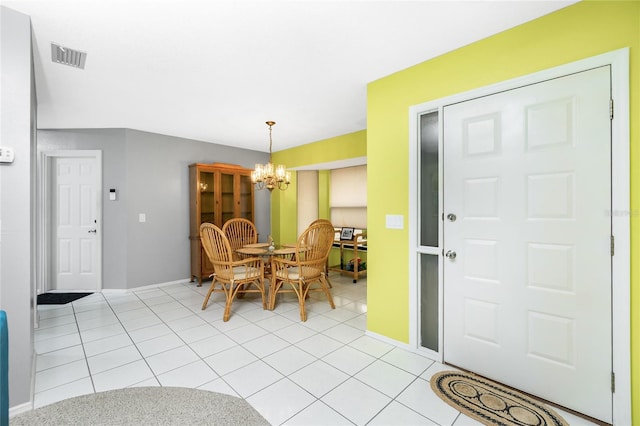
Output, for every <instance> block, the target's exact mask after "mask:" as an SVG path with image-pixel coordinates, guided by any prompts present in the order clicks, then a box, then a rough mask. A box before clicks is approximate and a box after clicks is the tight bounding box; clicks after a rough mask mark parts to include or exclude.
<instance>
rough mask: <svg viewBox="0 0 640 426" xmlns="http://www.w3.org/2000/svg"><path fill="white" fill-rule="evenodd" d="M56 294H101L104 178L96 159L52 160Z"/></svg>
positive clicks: (52, 272) (53, 259)
mask: <svg viewBox="0 0 640 426" xmlns="http://www.w3.org/2000/svg"><path fill="white" fill-rule="evenodd" d="M49 170H50V173H51V174H50V178H51V179H50V182H51V186H50V188H51V190H50V200H51V208H50V212H51V225H52V226H51V232H52V236H51V237H52V238H51V240H50V241H51V256H50V267H51V286H50V288H51V289H52V290H68V291H74V290H76V291H77V290H88V291H95V290H100V288H101V286H102V283H101V257H102V254H101V244H100V229H99V225H100V223H99V219H100V216H101V215H100V198H99V195H100V176H101V165H100V162H99V160H98V159H97V158H96V157H52V159H51V167H50V169H49Z"/></svg>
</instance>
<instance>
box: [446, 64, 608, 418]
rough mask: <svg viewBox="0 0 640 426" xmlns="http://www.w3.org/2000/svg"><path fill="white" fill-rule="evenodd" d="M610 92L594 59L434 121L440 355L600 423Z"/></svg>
mask: <svg viewBox="0 0 640 426" xmlns="http://www.w3.org/2000/svg"><path fill="white" fill-rule="evenodd" d="M610 99H611V94H610V69H609V67H601V68H596V69H593V70H589V71H584V72H580V73H577V74H573V75H569V76H565V77H562V78H557V79H553V80H549V81H546V82H542V83H538V84H535V85H530V86H525V87H521V88H518V89H514V90H509V91H506V92H502V93H498V94H494V95H491V96H486V97H481V98H478V99H474V100H470V101H466V102H462V103H459V104H454V105H451V106H447V107H445V108H444V116H443V117H444V121H443V130H444V139H443V141H444V148H443V149H444V154H443V155H444V166H443V167H444V214H445V222H444V247H445V249H444V250H445V252H447V253H449V256H448V257H446V258H445V259H444V261H443V262H444V266H443V268H444V269H443V274H444V287H443V288H444V307H443V310H444V312H443V314H444V333H445V334H444V348H443V356H444V360H445V362H447V363H451V364H454V365H457V366H459V367H461V368H464V369H468V370H471V371H473V372H476V373H478V374H480V375H483V376H486V377H489V378H491V379H494V380H497V381H500V382H503V383H506V384H508V385H510V386H513V387H515V388H518V389H521V390H524V391H526V392H529V393H531V394H534V395H537V396H540V397H542V398H544V399H547V400H550V401H553V402H556V403H558V404H560V405H563V406H566V407H568V408H571V409H574V410H576V411H579V412H581V413H584V414H587V415H589V416H592V417H595V418H598V419H600V420H603V421H606V422H611V421H612V393H611V372H612V367H611V363H612V361H611V359H612V358H611V357H612V348H611V249H610V237H611V216H610V214H609V211H610V208H611V169H610V161H611V135H610V125H611V124H610V112H609V105H610ZM450 213H453V214H455V215H456V219H455V220H449V219H447V215H448V214H450ZM453 252H455V253H456V256H455V258H454V257H453Z"/></svg>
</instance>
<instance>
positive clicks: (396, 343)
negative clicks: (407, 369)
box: [364, 330, 420, 353]
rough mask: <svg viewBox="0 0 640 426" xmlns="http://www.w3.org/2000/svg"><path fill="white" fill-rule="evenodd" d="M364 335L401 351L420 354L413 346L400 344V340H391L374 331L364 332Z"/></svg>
mask: <svg viewBox="0 0 640 426" xmlns="http://www.w3.org/2000/svg"><path fill="white" fill-rule="evenodd" d="M364 335H365V336H369V337H371V338H373V339H376V340H379V341H381V342H383V343H388V344H390V345H393V346H395V347H398V348H400V349H404V350H406V351H409V352H414V353H420V352H419V351H417V350H416V347H415V346H412V345H411V344H407V343H404V342H400V341H399V340H394V339H391V338H389V337H387V336H383V335H382V334H378V333H374V332H373V331H369V330H366V331H365V332H364Z"/></svg>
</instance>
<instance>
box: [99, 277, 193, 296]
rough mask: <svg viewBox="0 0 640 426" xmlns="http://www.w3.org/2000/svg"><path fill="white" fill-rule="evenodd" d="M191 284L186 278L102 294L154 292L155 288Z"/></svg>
mask: <svg viewBox="0 0 640 426" xmlns="http://www.w3.org/2000/svg"><path fill="white" fill-rule="evenodd" d="M190 282H191V281H190V280H189V278H184V279H182V280H176V281H167V282H164V283H158V284H148V285H143V286H141V287H133V288H104V289H102V290H101V291H100V292H101V293H103V294H125V293H131V292H132V291H140V290H153V289H155V288H160V287H167V286H170V285H175V284H189V283H190Z"/></svg>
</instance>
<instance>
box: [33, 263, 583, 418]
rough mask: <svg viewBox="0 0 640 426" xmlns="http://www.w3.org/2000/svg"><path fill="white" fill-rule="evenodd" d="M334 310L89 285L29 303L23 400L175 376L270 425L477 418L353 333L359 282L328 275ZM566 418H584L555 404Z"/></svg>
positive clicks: (386, 350)
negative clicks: (303, 311)
mask: <svg viewBox="0 0 640 426" xmlns="http://www.w3.org/2000/svg"><path fill="white" fill-rule="evenodd" d="M331 281H332V283H333V289H332V294H333V297H334V301H335V304H336V309H335V310H332V309H331V308H330V306H329V304H328V303H327V301H326V299H325V298H324V295H323V294H322V293H317V294H314V295H312V296H311V298H310V300H309V303H308V305H307V312H308V319H307V321H306V322H301V321H300V317H299V313H298V304H297V299H295V296H293V297H292V295H281V296H279V299H278V302H277V305H276V308H275V310H274V311H265V310H263V309H262V305H261V302H260V299H259V297H249V296H247V297H245V298H244V299H242V300H236V301H235V302H234V305H233V307H232V313H231V318H230V320H229V321H228V322H226V323H225V322H223V321H222V313H223V310H224V303H223V302H224V296H223V295H222V294H219V293H215V294H214V295H213V296H212V300H211V301H210V302H209V306H208V307H207V309H206V310H204V311H203V310H201V305H202V301H203V297H204V294H205V293H206V291H207V287H208V284H209V283H205V284H204V285H203V286H202V287H197V286H196V285H195V283H189V282H185V283H181V284H174V285H167V286H158V287H156V288H145V289H141V290H138V291H135V290H134V291H130V292H127V293H96V294H93V295H91V296H87V297H85V298H82V299H79V300H77V301H75V302H73V303H70V304H67V305H40V306H38V312H39V318H40V324H39V329H38V330H36V332H35V347H36V353H37V363H36V365H37V373H36V379H35V395H34V405H35V407H36V408H37V407H41V406H44V405H47V404H50V403H53V402H55V401H59V400H62V399H66V398H70V397H73V396H78V395H83V394H88V393H94V392H101V391H106V390H110V389H117V388H124V387H131V386H182V387H190V388H198V389H205V390H211V391H215V392H222V393H226V394H229V395H233V396H238V397H241V398H244V399H245V400H247V401H248V402H249V403H250V404H251V405H252V406H253V407H255V408H256V409H257V410H258V411H259V412H260V413H261V414H262V415H263V416H264V417H265V418H266V419H267V420H268V421H269V422H270V423H271V424H274V425H282V424H287V425H352V424H356V425H365V424H367V425H456V426H460V425H478V424H479V423H477V422H475V421H474V420H472V419H470V418H469V417H466V416H464V415H462V414H460V413H459V412H458V411H456V410H455V409H453V408H451V407H450V406H449V405H447V404H445V403H444V402H443V401H441V400H440V399H439V398H438V397H437V396H435V395H434V394H433V393H432V392H431V389H430V387H429V379H430V378H431V376H432V375H433V374H434V373H435V372H437V371H440V370H443V369H447V368H449V367H445V366H443V365H442V364H439V363H437V362H434V361H432V360H430V359H428V358H425V357H423V356H421V355H419V354H416V353H413V352H410V351H407V350H404V349H402V348H399V347H396V346H393V345H391V344H389V343H386V342H382V341H380V340H378V339H375V338H372V337H369V336H367V335H365V330H366V315H367V297H366V294H367V282H366V278H365V279H360V280H359V281H358V283H356V284H353V283H352V281H351V279H350V278H349V277H341V276H340V275H334V274H332V275H331ZM561 414H562V415H563V416H564V417H565V419H566V420H567V421H568V422H569V423H570V424H572V425H579V424H585V425H586V424H591V423H589V422H587V421H585V420H583V419H580V418H578V417H575V416H572V415H571V414H569V413H565V412H561Z"/></svg>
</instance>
